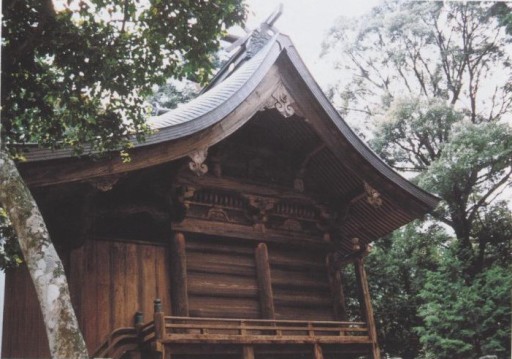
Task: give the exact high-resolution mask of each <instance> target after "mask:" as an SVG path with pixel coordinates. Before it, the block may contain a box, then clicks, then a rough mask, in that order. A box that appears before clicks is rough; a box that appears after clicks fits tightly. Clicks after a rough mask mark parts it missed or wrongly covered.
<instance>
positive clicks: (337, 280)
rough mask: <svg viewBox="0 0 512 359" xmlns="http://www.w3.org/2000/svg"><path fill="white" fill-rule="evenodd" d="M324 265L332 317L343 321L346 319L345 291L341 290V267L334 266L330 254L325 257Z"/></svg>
mask: <svg viewBox="0 0 512 359" xmlns="http://www.w3.org/2000/svg"><path fill="white" fill-rule="evenodd" d="M326 266H327V276H328V279H329V285H330V287H331V298H332V307H333V313H334V318H335V319H336V320H340V321H342V322H344V321H346V320H347V309H346V306H345V293H344V292H343V281H342V276H341V269H336V268H334V266H333V263H332V257H331V255H330V254H329V255H327V257H326Z"/></svg>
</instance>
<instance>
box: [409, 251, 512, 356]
mask: <svg viewBox="0 0 512 359" xmlns="http://www.w3.org/2000/svg"><path fill="white" fill-rule="evenodd" d="M461 267H462V265H461V263H459V262H458V258H457V257H456V256H450V255H447V256H446V258H445V259H444V263H443V264H442V266H441V268H440V270H439V271H437V272H429V273H428V275H427V280H426V282H425V287H424V288H423V290H421V292H420V294H419V295H420V297H421V298H422V299H423V301H424V304H423V305H421V306H420V308H419V315H420V316H421V317H422V319H423V321H424V324H423V325H422V326H419V327H417V332H418V334H419V335H420V338H421V339H420V340H421V343H422V344H423V345H424V349H425V352H426V353H435V358H461V359H462V358H464V359H466V358H467V359H469V358H478V357H480V356H482V355H484V354H485V355H497V356H498V357H499V358H508V357H510V343H509V340H510V334H511V333H510V325H511V323H510V316H511V310H510V300H511V297H510V288H512V272H511V270H510V269H512V268H510V267H508V268H504V267H501V266H492V267H490V268H489V269H488V270H486V271H485V272H483V273H480V274H478V275H476V276H475V278H474V280H473V281H472V282H471V283H469V284H468V283H466V282H465V281H464V279H463V277H464V275H463V273H461V271H460V268H461ZM427 357H429V356H428V355H427ZM430 357H433V356H432V354H430Z"/></svg>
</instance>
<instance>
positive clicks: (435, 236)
mask: <svg viewBox="0 0 512 359" xmlns="http://www.w3.org/2000/svg"><path fill="white" fill-rule="evenodd" d="M448 240H449V236H448V234H447V233H446V231H445V230H443V228H441V227H439V226H437V225H431V226H429V227H426V228H421V224H420V223H419V221H417V222H414V223H411V224H409V225H407V226H406V227H404V228H403V229H401V230H398V231H396V232H395V233H394V234H393V235H392V236H391V237H386V238H383V239H381V240H380V241H377V242H376V243H375V246H374V248H373V250H372V252H371V254H370V256H369V257H368V259H367V262H366V264H367V268H368V276H369V278H370V289H371V292H372V295H373V297H372V299H373V302H374V312H375V320H376V323H377V326H378V335H379V338H380V342H381V346H382V349H384V350H385V352H387V353H393V354H394V355H398V356H400V357H402V358H404V359H412V358H417V357H418V353H419V352H420V349H421V344H420V341H419V336H418V334H417V333H416V332H415V331H414V327H416V326H418V325H421V319H420V318H419V317H418V314H417V309H418V306H419V305H420V304H421V303H422V300H421V298H419V296H418V292H419V291H420V290H421V289H422V287H423V284H424V282H425V278H426V276H427V273H428V272H429V271H435V270H436V269H437V267H438V265H439V263H438V262H439V260H440V257H441V254H440V253H439V252H440V250H439V248H440V245H441V244H443V243H446V242H447V241H448ZM390 278H392V280H390ZM404 343H407V345H404Z"/></svg>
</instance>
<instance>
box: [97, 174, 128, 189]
mask: <svg viewBox="0 0 512 359" xmlns="http://www.w3.org/2000/svg"><path fill="white" fill-rule="evenodd" d="M120 178H121V175H119V174H117V175H111V176H104V177H99V178H94V179H92V180H91V181H89V182H90V183H91V184H92V185H93V186H94V188H96V189H97V190H99V191H101V192H107V191H110V190H111V189H112V188H114V186H115V184H116V183H117V182H118V181H119V179H120Z"/></svg>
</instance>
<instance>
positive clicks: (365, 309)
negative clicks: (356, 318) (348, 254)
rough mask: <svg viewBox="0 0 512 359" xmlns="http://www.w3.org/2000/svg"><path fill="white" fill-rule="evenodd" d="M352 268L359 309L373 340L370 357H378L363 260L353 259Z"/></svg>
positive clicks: (377, 358)
mask: <svg viewBox="0 0 512 359" xmlns="http://www.w3.org/2000/svg"><path fill="white" fill-rule="evenodd" d="M354 267H355V268H354V269H355V273H356V279H357V283H358V287H359V293H360V298H361V299H360V304H361V311H362V316H363V319H364V321H365V322H366V325H367V326H368V336H369V337H370V340H371V341H372V342H373V344H372V358H373V359H380V350H379V345H378V343H377V329H376V328H375V319H374V317H373V308H372V303H371V300H370V289H369V288H368V279H367V277H366V270H365V269H364V261H363V259H362V258H357V259H356V260H355V261H354Z"/></svg>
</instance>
